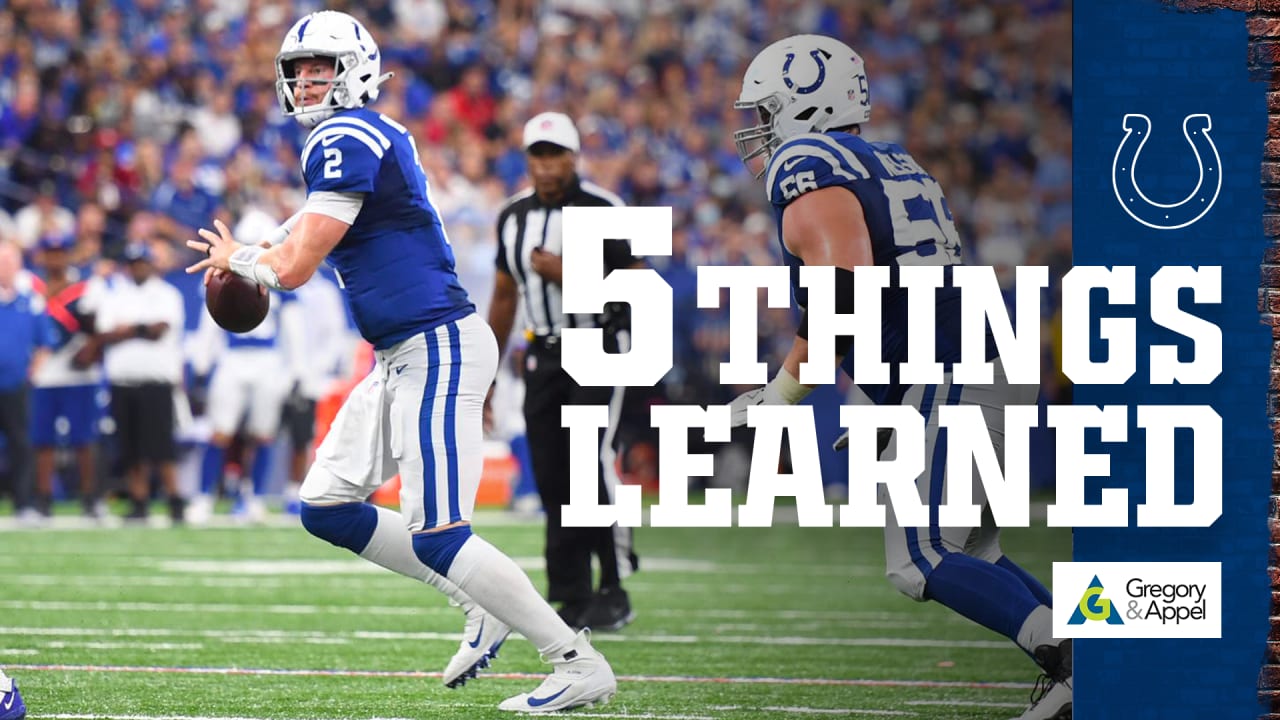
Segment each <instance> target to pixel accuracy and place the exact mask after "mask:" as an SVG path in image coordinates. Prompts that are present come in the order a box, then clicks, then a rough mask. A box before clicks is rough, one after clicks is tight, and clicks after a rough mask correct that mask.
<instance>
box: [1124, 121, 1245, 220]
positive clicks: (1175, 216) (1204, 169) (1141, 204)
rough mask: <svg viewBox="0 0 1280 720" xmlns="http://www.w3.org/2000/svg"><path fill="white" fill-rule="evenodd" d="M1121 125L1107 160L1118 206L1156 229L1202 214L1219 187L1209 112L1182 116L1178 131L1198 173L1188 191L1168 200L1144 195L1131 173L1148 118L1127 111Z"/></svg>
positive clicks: (1143, 142)
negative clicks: (1117, 141) (1119, 137)
mask: <svg viewBox="0 0 1280 720" xmlns="http://www.w3.org/2000/svg"><path fill="white" fill-rule="evenodd" d="M1123 125H1124V139H1122V140H1121V141H1120V147H1118V148H1116V157H1115V160H1114V161H1112V163H1111V187H1112V188H1113V189H1114V190H1115V192H1116V199H1117V200H1119V201H1120V207H1122V208H1124V211H1125V212H1126V213H1129V217H1131V218H1133V219H1134V220H1137V221H1138V222H1140V223H1142V224H1143V225H1146V226H1147V227H1149V228H1155V229H1156V230H1177V229H1178V228H1184V227H1186V226H1188V225H1190V224H1192V223H1194V222H1195V221H1197V220H1199V219H1200V218H1202V217H1204V216H1205V213H1207V212H1209V209H1210V208H1212V207H1213V203H1214V202H1216V201H1217V199H1218V192H1219V191H1221V190H1222V160H1221V158H1219V157H1218V148H1217V147H1215V146H1214V144H1213V138H1211V137H1209V131H1210V130H1212V129H1213V121H1212V120H1211V119H1210V118H1209V116H1208V115H1206V114H1204V113H1197V114H1195V115H1188V116H1186V117H1185V118H1183V120H1182V134H1183V135H1184V136H1185V137H1186V138H1187V142H1188V143H1190V144H1191V151H1192V152H1193V153H1195V156H1196V165H1198V166H1199V167H1200V177H1199V179H1198V180H1197V181H1196V186H1195V187H1194V188H1193V189H1192V190H1191V194H1190V195H1187V196H1186V197H1185V198H1183V199H1182V200H1180V201H1178V202H1176V203H1168V204H1166V203H1158V202H1155V201H1154V200H1152V199H1151V198H1148V197H1147V196H1146V195H1144V194H1143V192H1142V189H1141V188H1139V187H1138V181H1137V180H1136V179H1134V174H1133V173H1134V168H1135V166H1136V165H1137V163H1138V155H1139V154H1141V153H1142V147H1143V146H1144V145H1146V144H1147V138H1149V137H1151V118H1148V117H1147V116H1146V115H1139V114H1136V113H1130V114H1127V115H1125V116H1124V123H1123ZM1135 136H1136V139H1135ZM1206 175H1207V176H1208V177H1207V178H1206V177H1205V176H1206Z"/></svg>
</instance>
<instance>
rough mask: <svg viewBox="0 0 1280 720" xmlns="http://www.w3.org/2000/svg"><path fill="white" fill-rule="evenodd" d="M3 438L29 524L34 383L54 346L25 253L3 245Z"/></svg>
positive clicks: (15, 492)
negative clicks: (25, 269) (31, 394)
mask: <svg viewBox="0 0 1280 720" xmlns="http://www.w3.org/2000/svg"><path fill="white" fill-rule="evenodd" d="M0 338H4V342H0V434H3V435H4V439H5V447H6V448H7V451H6V454H7V456H8V461H9V462H8V467H9V472H8V476H9V478H8V479H9V488H8V489H9V492H10V494H11V495H12V496H13V502H14V507H15V509H16V510H17V511H18V512H19V514H20V516H22V517H24V518H28V517H30V518H34V517H37V515H36V513H35V510H34V508H32V507H31V490H32V487H31V484H32V480H33V476H32V474H31V470H32V465H31V460H32V455H31V439H30V437H29V436H28V428H29V427H30V411H29V409H28V408H29V405H28V399H27V396H28V394H29V392H30V391H29V388H30V379H31V376H32V374H34V373H35V371H36V369H37V368H38V367H39V365H40V363H41V362H43V360H44V357H45V355H46V354H47V353H48V348H49V347H50V346H51V345H52V344H53V342H52V340H53V338H52V327H50V325H49V316H48V315H47V314H46V312H45V304H44V298H43V297H41V296H40V293H38V292H35V291H34V290H33V289H32V288H31V285H30V282H29V277H26V276H24V274H23V273H22V250H21V249H20V248H19V247H18V246H17V245H16V244H14V243H13V242H11V241H7V240H6V241H0Z"/></svg>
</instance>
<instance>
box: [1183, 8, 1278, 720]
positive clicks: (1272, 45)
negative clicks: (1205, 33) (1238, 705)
mask: <svg viewBox="0 0 1280 720" xmlns="http://www.w3.org/2000/svg"><path fill="white" fill-rule="evenodd" d="M1165 4H1166V5H1168V6H1170V7H1172V8H1174V9H1176V10H1181V11H1186V12H1209V11H1213V10H1235V11H1243V12H1244V13H1246V15H1245V23H1246V26H1247V28H1248V31H1249V51H1248V55H1247V57H1248V60H1247V62H1248V66H1249V75H1250V77H1252V78H1254V79H1256V80H1260V81H1263V82H1266V83H1267V113H1268V115H1269V121H1268V123H1267V139H1266V142H1265V145H1264V147H1263V151H1262V172H1261V178H1260V179H1261V183H1262V191H1263V198H1264V200H1265V202H1266V207H1265V209H1264V210H1263V231H1264V232H1265V233H1266V236H1267V238H1268V239H1269V241H1270V242H1269V245H1268V247H1267V248H1266V250H1265V251H1264V252H1263V256H1262V268H1261V273H1260V278H1259V286H1258V312H1259V313H1260V314H1261V317H1262V322H1263V323H1264V324H1266V325H1270V326H1271V337H1272V350H1271V381H1270V387H1269V388H1268V391H1267V413H1268V415H1269V417H1270V420H1271V432H1272V446H1273V448H1274V449H1273V452H1272V461H1271V506H1270V508H1271V509H1270V512H1271V519H1270V528H1271V545H1270V547H1269V548H1268V551H1267V558H1268V562H1267V567H1268V574H1269V576H1270V578H1271V612H1270V615H1271V630H1270V633H1269V634H1268V636H1267V645H1266V651H1265V652H1264V654H1263V657H1262V660H1261V662H1262V668H1261V670H1260V671H1259V673H1258V698H1259V700H1260V701H1261V704H1262V707H1263V708H1264V712H1263V715H1261V720H1280V0H1165Z"/></svg>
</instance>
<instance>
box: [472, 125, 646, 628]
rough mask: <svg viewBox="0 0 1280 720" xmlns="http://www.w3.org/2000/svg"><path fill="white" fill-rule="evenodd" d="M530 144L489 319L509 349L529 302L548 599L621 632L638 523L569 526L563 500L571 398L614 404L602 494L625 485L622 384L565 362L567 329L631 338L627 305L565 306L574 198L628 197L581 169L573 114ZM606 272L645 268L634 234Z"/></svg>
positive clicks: (508, 216)
mask: <svg viewBox="0 0 1280 720" xmlns="http://www.w3.org/2000/svg"><path fill="white" fill-rule="evenodd" d="M523 144H524V150H525V156H526V159H527V161H528V167H529V178H530V180H531V181H532V184H533V188H532V189H531V190H526V191H524V192H522V193H519V194H517V195H515V196H514V197H512V198H511V199H510V200H509V201H507V204H506V205H505V206H504V207H503V209H502V211H501V212H500V213H499V214H498V227H497V232H498V256H497V261H496V264H497V273H496V277H495V280H494V288H493V300H492V302H491V303H490V305H489V325H490V326H491V327H492V328H493V332H494V334H495V335H497V338H498V351H499V355H501V353H503V352H504V351H505V350H506V344H507V340H508V338H509V337H510V335H511V328H512V324H513V323H514V321H515V317H516V308H517V306H518V305H519V303H520V301H521V300H523V301H524V307H525V316H526V319H527V320H528V323H529V328H528V330H527V331H526V336H527V337H528V338H529V347H528V351H527V353H526V355H525V361H524V382H525V398H524V416H525V422H526V426H527V435H528V440H529V447H530V451H531V455H532V457H533V474H534V479H535V481H536V482H537V486H538V494H539V496H540V497H541V499H542V507H543V509H544V511H545V512H546V515H547V543H546V550H545V553H546V563H547V582H548V586H549V587H548V590H547V600H548V601H550V602H552V603H559V604H560V608H559V612H560V616H561V617H562V618H564V621H565V622H566V623H568V624H569V625H571V626H573V627H575V628H582V627H590V628H592V629H594V630H618V629H620V628H622V627H623V626H624V625H626V624H627V623H629V622H631V620H632V619H633V618H634V617H635V615H634V613H633V612H632V610H631V603H630V601H629V599H628V598H627V593H626V591H624V590H623V589H622V579H623V578H624V577H626V576H627V575H629V574H630V573H631V572H632V571H634V570H635V569H636V567H637V558H636V555H635V553H634V552H633V550H632V545H631V531H630V529H629V528H621V527H618V526H617V525H615V526H613V527H606V528H594V527H593V528H577V527H564V526H563V525H562V524H561V511H560V506H561V505H564V504H567V503H568V502H569V431H568V430H567V429H566V428H563V427H561V422H560V409H561V407H563V406H565V405H607V406H608V407H609V410H610V413H609V417H610V419H611V422H610V426H609V427H608V428H605V429H604V431H603V432H602V434H601V438H600V464H599V466H600V476H599V477H600V500H601V502H612V501H613V491H614V488H615V487H616V486H617V484H618V474H617V471H616V468H615V465H614V461H615V459H616V457H617V446H616V437H617V422H618V417H619V415H620V413H621V410H622V395H623V389H622V388H621V387H617V388H608V387H582V386H580V385H578V384H577V383H576V382H574V381H573V378H571V377H569V374H568V373H567V372H565V371H564V369H563V368H562V366H561V364H560V332H561V331H562V330H563V329H565V328H575V327H576V328H583V327H586V328H596V327H598V328H603V329H604V330H605V332H604V337H605V344H606V346H605V350H606V351H607V352H621V351H625V349H626V347H627V345H628V344H629V338H628V329H627V327H628V316H627V313H626V312H624V310H625V308H626V306H625V305H619V307H617V308H610V309H609V310H607V311H606V312H604V313H601V314H599V315H566V314H565V313H564V311H563V309H562V306H561V294H560V290H561V274H560V273H561V260H560V258H561V253H562V236H561V223H562V221H563V218H564V215H563V212H562V210H563V209H564V208H565V207H566V206H571V205H572V206H597V207H598V206H608V205H622V204H623V203H622V201H621V200H620V199H619V198H618V197H617V196H616V195H614V194H613V193H611V192H609V191H608V190H605V189H604V188H601V187H599V186H597V185H593V184H592V183H589V182H586V181H584V180H582V179H580V178H579V177H578V173H577V160H578V151H579V148H580V144H579V140H578V131H577V129H576V128H575V127H574V125H573V121H572V120H570V119H569V117H568V116H567V115H564V114H561V113H551V112H547V113H542V114H541V115H537V116H536V117H534V118H533V119H532V120H530V121H529V122H528V123H527V124H526V125H525V127H524V143H523ZM604 264H605V272H611V271H613V270H616V269H618V268H629V267H643V262H642V261H640V260H637V259H636V258H635V257H634V256H632V254H631V248H630V246H629V245H628V243H627V241H625V240H606V241H605V250H604ZM592 556H594V557H596V558H597V559H598V561H599V564H600V584H599V588H598V589H596V590H595V592H592V587H593V583H592V566H591V559H592Z"/></svg>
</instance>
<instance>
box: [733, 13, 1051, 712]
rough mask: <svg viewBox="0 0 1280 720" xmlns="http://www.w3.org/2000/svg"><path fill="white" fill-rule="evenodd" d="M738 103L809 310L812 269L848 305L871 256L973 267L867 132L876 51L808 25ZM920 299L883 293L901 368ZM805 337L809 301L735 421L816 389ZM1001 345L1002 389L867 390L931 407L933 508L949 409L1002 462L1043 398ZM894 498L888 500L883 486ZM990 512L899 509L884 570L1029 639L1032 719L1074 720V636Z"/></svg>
mask: <svg viewBox="0 0 1280 720" xmlns="http://www.w3.org/2000/svg"><path fill="white" fill-rule="evenodd" d="M734 107H736V108H738V109H744V110H751V111H753V112H755V113H757V115H758V118H759V124H758V125H756V126H754V127H750V128H746V129H744V130H740V131H738V132H737V133H735V134H734V139H735V140H736V141H737V144H738V150H739V153H740V155H741V156H742V159H743V161H744V162H745V163H747V166H748V168H749V169H751V170H752V171H755V172H757V177H760V176H762V175H763V176H765V177H766V185H765V187H766V192H767V194H768V197H769V201H770V202H771V203H772V204H773V207H774V213H775V215H776V217H777V220H778V237H779V239H780V241H781V243H782V252H783V256H784V257H785V258H786V260H787V263H788V265H789V266H790V267H791V268H792V288H793V294H794V295H795V298H796V301H797V303H798V304H799V305H800V306H802V307H803V306H805V304H806V302H807V292H806V289H805V288H803V287H801V286H800V285H799V282H798V280H799V271H798V268H799V267H800V266H802V265H831V266H835V268H836V270H835V273H836V311H837V312H841V313H850V312H853V297H854V295H853V282H854V273H853V272H852V271H853V270H854V268H856V267H857V266H859V265H873V264H874V265H888V266H890V267H891V268H897V267H901V266H906V265H941V266H944V267H950V266H954V265H959V264H960V263H961V261H960V238H959V236H958V234H957V233H956V229H955V225H954V223H953V221H952V217H951V211H950V210H949V209H948V207H947V205H946V200H945V199H944V198H943V195H942V190H941V188H940V187H939V186H938V183H937V181H936V180H934V178H933V177H931V176H930V175H929V174H928V173H926V172H925V171H924V170H923V169H922V168H921V167H920V166H919V165H918V164H917V163H916V162H915V160H914V159H912V158H911V156H910V155H909V154H908V153H907V152H906V151H905V150H903V149H902V148H901V147H899V146H897V145H894V144H891V143H871V142H868V141H866V140H864V139H862V138H861V137H860V133H861V124H862V123H865V122H867V121H868V120H869V119H870V117H871V103H870V98H869V96H868V93H867V76H866V71H865V68H864V65H863V62H862V58H861V57H859V56H858V54H857V53H855V52H854V51H853V50H852V49H851V48H850V47H849V46H847V45H845V44H844V43H842V42H839V41H838V40H834V39H832V38H829V37H823V36H819V35H796V36H793V37H790V38H786V39H784V40H780V41H778V42H776V43H774V44H772V45H770V46H768V47H766V48H765V49H764V50H762V51H760V53H759V54H758V55H756V57H755V59H754V60H752V62H751V64H750V65H749V66H748V67H747V71H746V74H745V76H744V77H743V81H742V94H741V95H740V96H739V99H738V102H736V103H735V104H734ZM761 163H763V165H762V164H761ZM959 292H960V291H959V289H958V288H952V287H950V286H947V287H944V288H942V289H940V290H938V292H937V296H936V297H937V313H936V317H937V358H936V360H937V361H939V362H944V363H946V362H954V361H959V360H960V336H959V335H960V333H959V330H960V305H959ZM907 309H908V308H907V299H906V291H905V290H893V291H890V292H887V293H886V294H885V301H884V305H883V310H882V311H883V313H884V315H885V319H884V321H883V327H884V331H883V332H884V340H883V342H884V357H883V359H884V361H886V362H888V363H890V364H891V367H894V366H895V364H897V363H902V362H905V361H906V359H907V348H906V333H907ZM807 338H808V315H807V311H806V314H805V316H804V319H802V320H801V323H800V328H799V329H798V331H797V336H796V339H795V343H794V344H793V346H792V348H791V351H790V352H789V353H788V355H787V357H786V359H785V360H784V361H783V365H782V368H781V369H780V370H779V371H778V374H777V375H776V376H774V379H773V380H772V381H770V382H769V384H768V385H766V386H764V387H763V388H757V389H755V390H751V391H749V392H747V393H745V394H743V395H742V396H740V397H738V398H737V399H735V400H734V401H733V403H732V405H731V408H732V414H733V423H734V424H735V425H743V424H745V423H746V416H747V408H748V407H749V406H751V405H760V404H784V403H785V404H794V403H796V402H799V401H800V400H801V399H803V398H804V397H805V396H806V395H807V394H808V393H809V391H810V390H812V387H811V386H805V385H802V384H800V382H799V381H798V380H796V378H797V377H798V376H799V374H800V363H802V362H806V361H807V360H808V356H809V344H808V340H807ZM852 341H853V338H851V337H837V338H836V353H837V357H836V358H834V362H836V363H837V364H841V365H842V368H843V369H844V370H845V372H846V373H847V374H848V375H849V377H850V378H853V379H854V380H855V382H856V381H857V378H856V377H854V375H853V361H852V357H853V354H852V352H851V350H850V348H851V346H852ZM987 348H988V349H987V359H988V360H993V359H994V369H995V372H994V378H995V381H994V383H993V384H991V385H984V386H974V385H960V384H952V383H951V382H950V374H949V373H948V375H947V380H946V382H944V383H943V384H941V385H928V386H924V385H903V384H901V383H898V382H897V381H896V378H894V379H893V381H892V382H891V384H889V385H877V386H872V385H868V384H866V383H862V384H861V386H862V388H863V390H864V391H865V392H866V393H867V394H868V395H869V396H870V397H871V399H872V400H874V401H875V402H877V403H879V404H900V403H909V404H911V405H912V406H914V407H916V408H917V409H919V411H920V413H921V414H922V415H923V416H924V418H925V422H926V426H925V469H924V472H923V473H922V474H921V476H920V478H919V479H918V480H917V483H916V485H917V488H918V489H919V491H920V498H921V501H922V502H925V503H927V504H929V505H930V506H931V507H936V505H937V504H938V503H939V502H940V500H941V498H942V497H943V494H942V489H943V485H944V483H945V477H944V474H945V473H944V468H943V467H942V466H941V465H940V464H941V463H943V462H944V458H943V456H944V455H945V453H944V452H943V453H938V457H937V458H936V460H935V458H934V454H935V453H934V448H935V447H939V448H941V447H945V445H944V443H945V442H946V440H945V437H946V431H945V430H939V427H938V414H937V412H936V408H937V407H938V406H940V405H942V404H948V405H956V404H975V405H979V406H981V407H982V408H983V412H984V415H985V417H986V419H987V427H988V430H989V432H990V433H991V436H992V442H993V445H994V446H995V448H996V456H997V457H1002V456H1003V453H1002V451H1001V449H1002V447H1003V442H1004V407H1005V406H1006V405H1025V404H1033V403H1034V402H1035V399H1036V393H1037V390H1038V388H1037V386H1035V385H1013V384H1011V383H1009V382H1008V380H1007V379H1006V377H1005V374H1004V370H1003V366H1002V365H1001V363H1000V361H999V359H998V358H997V357H996V353H995V352H994V346H993V343H992V340H991V338H990V336H989V333H988V338H987ZM893 445H894V443H893V442H890V447H891V448H892V447H893ZM894 452H896V450H895V451H894ZM935 463H937V465H935ZM880 502H881V503H882V504H886V505H888V504H890V503H889V502H888V496H887V493H886V492H885V488H884V487H883V486H881V488H880ZM984 504H985V503H984ZM931 517H933V518H937V515H936V514H931ZM982 518H983V522H982V525H981V527H977V528H953V527H939V526H938V525H937V524H936V520H935V522H934V524H932V525H931V526H928V527H907V528H903V527H898V526H897V523H896V518H895V516H894V514H893V513H889V514H888V524H887V526H886V527H885V560H886V566H887V568H886V574H887V575H888V577H889V580H890V581H891V582H892V583H893V584H894V586H895V587H897V588H898V590H899V591H901V592H902V593H903V594H905V595H906V596H907V597H910V598H912V599H913V600H918V601H923V600H936V601H937V602H939V603H942V604H943V605H945V606H947V607H948V608H950V609H951V610H953V611H955V612H957V613H959V614H961V615H963V616H965V617H967V618H969V619H970V620H973V621H974V622H977V623H979V624H981V625H983V626H985V627H987V628H990V629H991V630H994V631H996V632H998V633H1000V634H1002V635H1004V636H1005V637H1008V638H1009V639H1010V640H1012V641H1014V642H1015V643H1017V645H1018V647H1020V648H1022V649H1023V651H1025V652H1026V653H1027V654H1028V655H1030V656H1031V657H1032V658H1033V659H1034V660H1035V662H1036V663H1037V664H1038V665H1039V666H1040V667H1041V669H1042V670H1043V671H1044V673H1045V675H1046V676H1047V677H1048V678H1049V681H1050V684H1049V685H1048V687H1047V689H1046V690H1045V691H1044V692H1043V694H1041V695H1040V696H1039V697H1033V700H1032V706H1031V707H1030V708H1029V709H1028V710H1027V711H1026V713H1025V714H1024V715H1023V716H1022V718H1024V719H1027V720H1032V719H1039V720H1069V718H1070V717H1071V688H1072V679H1071V675H1072V672H1071V641H1070V640H1065V641H1063V642H1062V643H1061V644H1059V642H1058V641H1057V640H1055V639H1054V638H1053V632H1052V612H1051V610H1050V607H1051V605H1052V602H1053V600H1052V596H1051V595H1050V593H1049V591H1048V590H1047V589H1046V588H1045V587H1044V585H1042V584H1041V583H1040V582H1039V581H1038V580H1036V579H1035V578H1034V577H1032V576H1031V574H1030V573H1028V572H1027V571H1026V570H1023V569H1022V568H1021V567H1019V566H1018V565H1017V564H1015V563H1014V562H1013V561H1012V560H1010V559H1009V558H1008V557H1006V556H1005V555H1004V553H1003V551H1002V550H1001V549H1000V542H999V540H1000V538H999V529H998V528H997V527H996V526H995V524H994V521H993V520H992V518H991V513H990V510H989V509H986V508H985V507H984V512H983V515H982ZM1037 686H1038V687H1040V684H1039V683H1038V684H1037Z"/></svg>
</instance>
